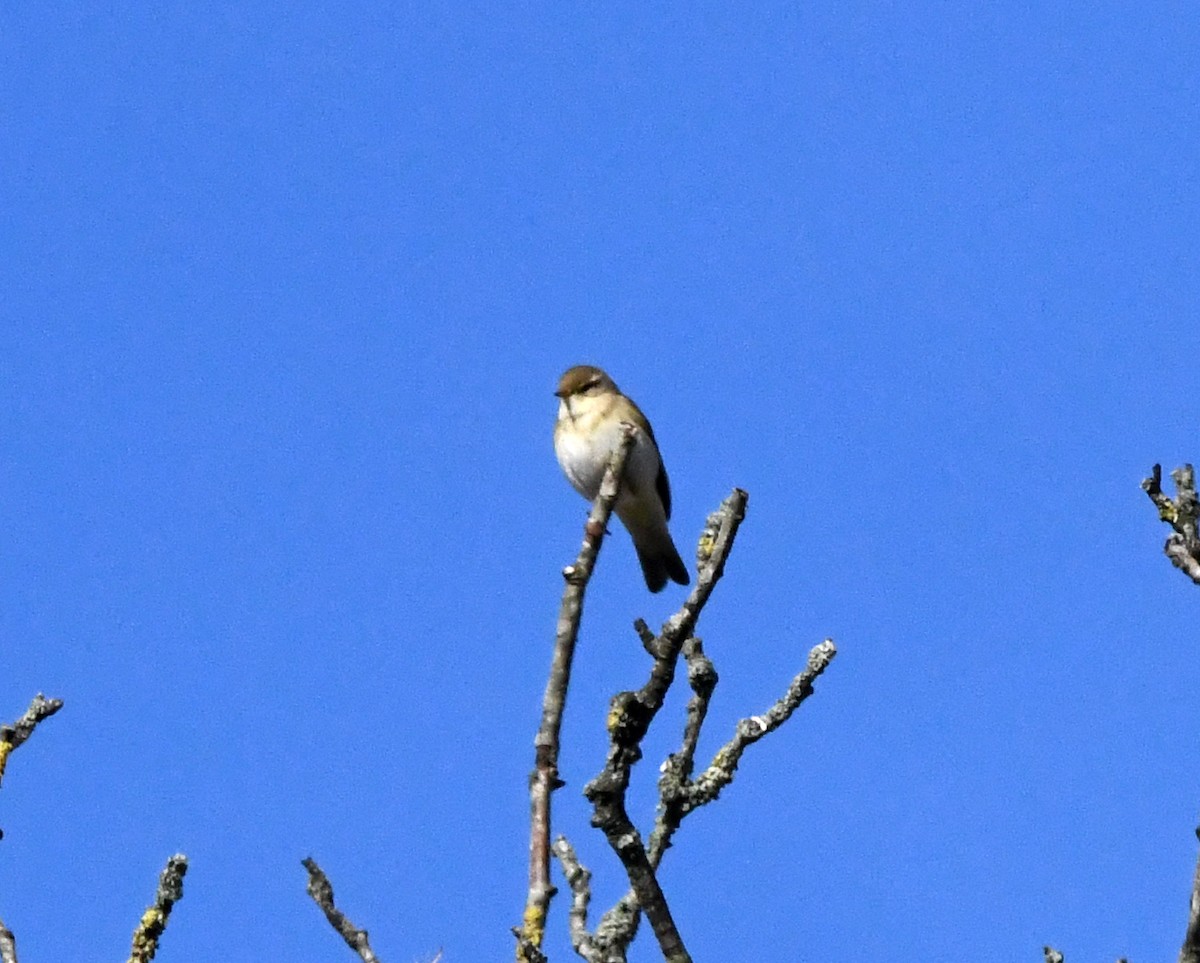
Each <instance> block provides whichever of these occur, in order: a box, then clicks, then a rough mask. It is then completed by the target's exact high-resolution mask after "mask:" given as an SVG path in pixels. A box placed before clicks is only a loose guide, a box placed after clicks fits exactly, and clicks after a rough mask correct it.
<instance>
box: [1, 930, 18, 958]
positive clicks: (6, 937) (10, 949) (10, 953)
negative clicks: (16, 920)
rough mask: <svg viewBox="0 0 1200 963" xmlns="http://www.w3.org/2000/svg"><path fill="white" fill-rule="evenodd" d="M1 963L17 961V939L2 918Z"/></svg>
mask: <svg viewBox="0 0 1200 963" xmlns="http://www.w3.org/2000/svg"><path fill="white" fill-rule="evenodd" d="M0 963H17V940H16V937H14V936H13V934H12V930H10V929H9V928H8V927H7V926H5V925H4V920H0Z"/></svg>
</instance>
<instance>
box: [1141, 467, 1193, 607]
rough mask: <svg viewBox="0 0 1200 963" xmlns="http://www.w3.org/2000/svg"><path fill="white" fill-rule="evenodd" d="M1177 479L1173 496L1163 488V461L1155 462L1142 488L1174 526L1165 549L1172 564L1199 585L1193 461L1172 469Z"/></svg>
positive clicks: (1164, 517)
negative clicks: (1159, 463)
mask: <svg viewBox="0 0 1200 963" xmlns="http://www.w3.org/2000/svg"><path fill="white" fill-rule="evenodd" d="M1171 477H1172V478H1174V479H1175V497H1174V498H1170V497H1168V496H1167V495H1166V494H1164V493H1163V490H1162V465H1155V466H1154V468H1153V469H1152V470H1151V475H1150V477H1149V478H1147V479H1145V480H1143V482H1142V490H1143V491H1144V492H1145V493H1146V494H1147V495H1148V496H1149V497H1150V500H1151V501H1152V502H1154V505H1155V507H1156V508H1157V509H1158V517H1159V518H1160V519H1162V520H1163V521H1164V522H1166V523H1167V524H1169V525H1170V526H1171V527H1172V528H1173V529H1175V531H1174V532H1172V533H1171V534H1170V535H1169V536H1168V537H1167V541H1166V544H1164V545H1163V552H1164V553H1165V554H1166V556H1167V558H1169V559H1170V560H1171V564H1172V565H1174V566H1175V567H1176V568H1177V569H1179V570H1180V571H1181V572H1183V573H1184V574H1185V575H1186V576H1187V577H1188V578H1190V579H1191V580H1192V581H1193V582H1195V583H1196V584H1197V585H1200V535H1198V534H1197V520H1198V518H1200V499H1197V497H1196V474H1195V472H1194V471H1193V470H1192V466H1191V465H1184V466H1183V467H1182V468H1176V469H1175V470H1174V471H1173V472H1171Z"/></svg>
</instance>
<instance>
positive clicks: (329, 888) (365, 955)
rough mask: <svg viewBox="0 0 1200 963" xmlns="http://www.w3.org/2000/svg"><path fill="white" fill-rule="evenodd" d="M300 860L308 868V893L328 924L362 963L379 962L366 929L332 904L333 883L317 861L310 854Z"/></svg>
mask: <svg viewBox="0 0 1200 963" xmlns="http://www.w3.org/2000/svg"><path fill="white" fill-rule="evenodd" d="M300 862H301V864H302V865H303V866H304V868H305V869H306V870H308V887H307V888H308V895H309V896H311V897H312V899H313V902H314V903H316V904H317V906H318V907H320V909H321V912H322V913H324V914H325V918H326V919H327V920H329V925H330V926H332V927H333V928H334V929H335V930H336V931H337V933H338V935H339V936H341V938H342V939H343V940H345V941H346V945H347V946H348V947H350V949H352V950H354V952H355V953H357V954H358V956H359V958H360V959H361V960H362V961H363V963H379V957H377V956H376V955H375V954H374V953H373V952H372V950H371V944H370V942H368V940H367V931H366V930H360V929H358V928H357V927H356V926H355V925H354V924H353V923H351V922H350V920H348V919H347V918H346V914H345V913H343V912H342V911H341V910H339V909H338V908H337V907H336V906H335V905H334V903H333V884H332V883H330V882H329V877H328V876H326V875H325V874H324V873H323V872H322V871H321V867H320V866H318V865H317V861H316V860H315V859H313V858H312V857H311V856H310V857H308V858H307V859H302V860H301V861H300Z"/></svg>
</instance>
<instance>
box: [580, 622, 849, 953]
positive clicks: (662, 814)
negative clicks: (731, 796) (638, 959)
mask: <svg viewBox="0 0 1200 963" xmlns="http://www.w3.org/2000/svg"><path fill="white" fill-rule="evenodd" d="M836 654H837V649H836V647H835V646H834V644H833V640H832V639H826V640H825V641H824V642H822V643H820V644H819V645H816V646H814V647H813V649H812V650H811V651H810V652H809V654H808V664H807V665H806V667H805V668H804V670H803V671H802V672H801V673H800V674H799V675H797V676H796V677H795V678H794V679H793V680H792V682H791V685H790V686H788V690H787V692H786V693H784V695H783V696H782V697H781V698H780V699H779V700H778V701H777V702H776V703H775V704H774V705H773V706H772V707H771V708H770V709H768V710H767V711H766V712H765V713H764V714H763V715H761V716H751V717H750V718H748V719H743V720H741V721H740V722H739V723H738V724H737V726H736V729H735V733H734V736H733V738H732V739H731V740H730V741H729V742H728V743H726V744H725V745H724V746H723V747H722V748H721V749H720V750H719V751H718V752H717V754H716V755H715V756H714V758H713V761H712V763H711V764H710V765H709V766H708V767H707V768H706V769H705V770H704V772H702V773H701V774H700V775H699V776H698V777H697V778H696V779H695V780H694V781H693V780H692V779H691V778H690V777H691V773H692V768H693V765H694V759H695V752H696V741H697V739H698V737H699V732H700V726H701V725H702V724H703V722H704V718H705V715H706V713H707V711H708V704H709V701H710V700H711V698H712V693H713V689H714V687H715V686H716V684H717V673H716V669H715V668H714V667H713V665H712V662H711V661H709V659H708V658H707V656H705V655H704V651H703V647H702V645H701V643H700V640H699V639H689V640H688V643H687V644H686V645H685V646H684V655H685V658H686V659H687V664H688V681H689V683H690V684H691V687H692V692H693V695H692V698H691V700H689V702H688V709H687V723H686V725H685V727H684V736H683V743H682V747H681V749H680V751H679V752H678V753H675V754H674V755H672V756H670V757H669V758H668V759H667V761H666V762H665V763H664V764H663V767H662V775H661V776H660V778H659V800H660V803H659V812H658V817H657V818H656V819H655V823H654V829H653V831H652V832H651V833H650V842H649V844H648V846H647V847H646V853H647V856H648V858H649V860H650V864H651V865H652V866H653V867H654V868H655V869H657V868H658V866H659V864H660V863H661V862H662V858H663V855H664V854H665V853H666V851H667V849H668V848H669V847H670V845H671V840H672V838H673V837H674V835H675V832H676V830H678V829H679V826H680V824H681V823H682V822H683V819H684V817H686V816H687V815H688V814H689V813H691V812H693V811H695V810H696V809H698V808H700V807H701V806H704V805H707V804H708V803H710V802H713V801H714V800H715V799H716V798H717V797H718V796H719V795H720V792H721V790H722V789H724V788H725V786H727V785H728V784H729V783H730V782H732V781H733V777H734V773H735V771H736V770H737V766H738V763H739V762H740V760H741V757H742V754H743V753H744V752H745V750H746V748H747V747H748V746H750V745H751V744H752V743H755V742H757V741H758V740H759V739H761V738H762V737H763V736H765V735H766V734H767V733H769V732H772V731H774V730H775V729H777V728H779V727H780V726H781V725H783V723H784V722H786V721H787V720H788V718H789V717H790V716H791V714H792V713H793V712H795V711H796V709H797V708H798V707H799V705H800V703H801V702H803V701H804V700H805V699H807V698H808V697H809V696H810V695H812V693H813V684H814V683H815V681H816V680H817V678H818V677H819V676H820V675H821V674H822V673H823V672H824V671H825V669H827V668H828V667H829V664H830V662H832V661H833V658H834V656H835V655H836ZM638 919H639V907H638V899H637V895H636V894H635V893H634V892H633V891H632V890H631V891H630V892H628V893H626V894H625V896H623V897H622V898H621V899H620V900H619V901H618V902H617V904H616V905H615V906H613V907H612V909H610V910H609V911H608V912H607V913H605V914H604V916H603V917H602V918H601V921H600V923H599V925H598V926H597V927H596V939H597V941H598V942H600V943H602V944H604V945H606V946H620V947H628V945H629V944H630V943H631V942H632V941H633V938H634V936H635V935H636V933H637V927H638Z"/></svg>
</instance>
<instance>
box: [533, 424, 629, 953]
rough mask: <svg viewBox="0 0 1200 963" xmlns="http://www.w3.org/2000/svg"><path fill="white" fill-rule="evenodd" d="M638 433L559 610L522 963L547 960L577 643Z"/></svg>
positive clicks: (598, 505)
mask: <svg viewBox="0 0 1200 963" xmlns="http://www.w3.org/2000/svg"><path fill="white" fill-rule="evenodd" d="M636 431H637V429H636V428H634V427H633V426H632V425H629V424H625V423H622V426H621V438H620V441H619V442H618V444H617V447H616V449H615V450H614V451H613V453H612V458H611V460H610V461H609V464H608V468H607V470H606V471H605V473H604V480H603V481H602V482H601V484H600V490H599V492H597V494H596V499H595V501H594V502H593V504H592V511H591V514H590V515H589V516H588V520H587V523H586V525H585V526H584V536H583V544H582V545H581V547H580V549H579V556H578V557H577V558H576V559H575V563H574V564H573V565H568V566H567V567H566V568H565V569H563V578H564V579H566V583H567V584H566V587H565V588H564V589H563V597H562V606H561V608H560V609H559V615H558V626H557V629H556V632H555V641H554V656H553V659H552V661H551V664H550V677H549V679H548V680H547V682H546V691H545V694H544V696H543V698H542V719H541V724H540V725H539V727H538V731H537V736H536V737H535V738H534V768H533V772H532V773H531V774H530V777H529V810H530V830H529V893H528V895H527V897H526V900H525V913H524V917H523V919H522V924H521V927H520V928H519V929H515V930H514V931H513V932H514V934H515V935H516V936H517V951H516V958H517V961H518V963H542V961H544V960H545V956H544V955H543V954H542V952H541V945H542V940H543V938H544V937H545V933H546V916H547V914H548V912H549V910H550V900H551V898H552V897H553V896H554V892H555V890H554V886H553V885H552V884H551V882H550V797H551V794H552V793H553V792H554V791H555V790H556V789H558V788H560V787H561V786H562V785H563V783H562V780H560V779H559V776H558V751H559V733H560V731H561V729H562V718H563V711H564V709H565V708H566V702H567V688H568V686H569V685H570V681H571V664H572V661H573V660H574V657H575V641H576V639H577V638H578V635H579V622H580V619H581V618H582V617H583V599H584V594H585V592H586V591H587V584H588V581H589V580H590V579H591V577H592V571H593V569H594V568H595V564H596V558H597V556H598V555H599V554H600V547H601V545H602V544H603V543H604V535H605V532H606V530H607V527H608V521H609V519H610V518H611V517H612V512H613V507H614V506H615V505H616V503H617V496H618V495H619V494H620V490H621V478H622V475H623V473H624V470H625V461H626V459H627V458H628V457H629V452H630V449H632V447H633V443H634V438H635V433H636Z"/></svg>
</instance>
